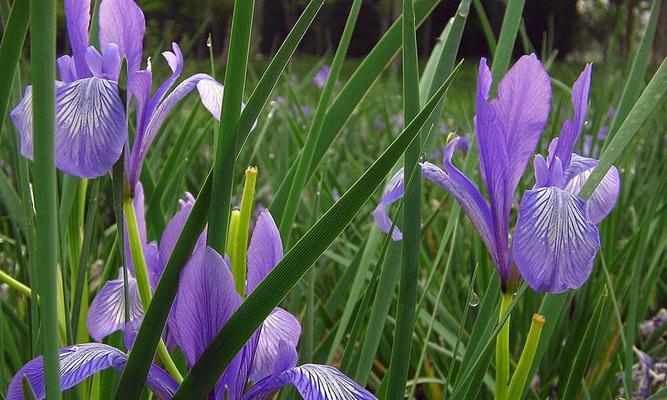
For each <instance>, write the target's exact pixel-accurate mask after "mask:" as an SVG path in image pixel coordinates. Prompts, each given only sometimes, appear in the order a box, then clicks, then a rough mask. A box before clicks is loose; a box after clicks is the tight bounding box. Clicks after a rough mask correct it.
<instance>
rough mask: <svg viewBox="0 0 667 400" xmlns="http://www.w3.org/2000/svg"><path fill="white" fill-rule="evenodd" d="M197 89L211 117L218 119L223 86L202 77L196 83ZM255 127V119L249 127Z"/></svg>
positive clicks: (243, 104) (223, 90) (243, 106)
mask: <svg viewBox="0 0 667 400" xmlns="http://www.w3.org/2000/svg"><path fill="white" fill-rule="evenodd" d="M197 91H198V92H199V98H200V99H201V102H202V104H204V107H206V109H207V110H208V112H210V113H211V115H212V116H213V118H215V119H216V120H218V121H220V111H221V109H222V96H223V94H224V92H225V87H224V86H223V85H222V84H221V83H220V82H218V81H216V80H214V79H203V80H201V81H199V83H197ZM244 108H245V103H241V110H243V109H244ZM256 127H257V120H255V122H254V123H253V125H252V127H251V128H250V129H251V130H252V129H255V128H256Z"/></svg>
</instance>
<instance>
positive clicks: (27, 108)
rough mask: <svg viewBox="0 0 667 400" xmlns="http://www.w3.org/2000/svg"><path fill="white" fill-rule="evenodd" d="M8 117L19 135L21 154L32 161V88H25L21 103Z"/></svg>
mask: <svg viewBox="0 0 667 400" xmlns="http://www.w3.org/2000/svg"><path fill="white" fill-rule="evenodd" d="M9 117H10V118H11V120H12V123H14V127H15V128H16V130H17V131H18V133H19V140H20V142H21V154H22V155H23V157H25V158H28V159H30V160H32V86H28V87H26V88H25V92H24V93H23V97H22V98H21V101H19V103H18V104H17V105H16V107H14V109H13V110H12V111H11V112H10V113H9Z"/></svg>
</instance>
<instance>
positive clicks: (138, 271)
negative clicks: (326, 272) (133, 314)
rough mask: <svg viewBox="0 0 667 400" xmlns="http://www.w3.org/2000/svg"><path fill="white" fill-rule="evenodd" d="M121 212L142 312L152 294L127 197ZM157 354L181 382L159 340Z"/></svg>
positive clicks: (130, 201) (137, 228)
mask: <svg viewBox="0 0 667 400" xmlns="http://www.w3.org/2000/svg"><path fill="white" fill-rule="evenodd" d="M123 210H124V211H125V213H124V214H125V218H126V221H127V233H128V239H129V241H130V254H131V255H132V262H133V264H134V275H135V277H136V279H137V286H138V288H139V297H141V304H142V305H143V306H144V310H148V306H149V305H150V302H151V297H152V292H151V286H150V283H149V281H148V269H147V268H146V259H145V258H144V251H143V246H142V245H141V238H140V236H139V224H138V223H137V214H136V212H135V211H134V205H133V204H132V199H131V198H130V197H129V196H125V197H124V198H123ZM157 353H158V355H159V357H160V359H161V360H162V363H163V364H164V367H165V369H166V370H167V372H169V374H170V375H171V376H172V377H173V378H174V379H176V381H177V382H178V383H181V382H183V376H182V375H181V373H180V372H179V371H178V368H177V367H176V364H174V360H172V359H171V356H170V355H169V350H167V346H166V345H165V344H164V341H163V340H162V339H160V343H158V348H157Z"/></svg>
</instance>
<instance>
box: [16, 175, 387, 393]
mask: <svg viewBox="0 0 667 400" xmlns="http://www.w3.org/2000/svg"><path fill="white" fill-rule="evenodd" d="M139 187H140V186H139ZM137 193H140V191H139V190H138V191H137ZM138 197H139V196H137V198H138ZM135 204H136V203H135ZM135 206H136V205H135ZM191 208H192V203H191V201H190V199H188V201H185V202H182V208H181V210H180V211H179V212H178V213H177V214H176V216H174V218H173V219H172V220H171V222H170V223H169V225H168V226H167V228H166V229H165V232H164V233H163V235H162V239H161V240H160V252H159V254H158V256H157V257H156V259H155V265H157V268H155V269H154V274H153V275H151V284H152V285H153V284H154V283H156V282H157V280H154V278H158V279H159V274H160V273H161V270H162V267H163V266H164V265H165V263H166V261H167V260H168V258H169V254H170V253H171V251H172V250H173V247H174V245H175V243H176V241H177V239H178V237H179V236H180V232H181V230H182V228H183V226H184V224H185V221H186V220H187V217H188V214H189V212H190V210H191ZM140 215H142V214H140ZM204 235H205V232H204V233H202V236H201V237H200V240H199V241H198V243H197V245H196V247H195V250H194V252H193V255H192V256H191V257H190V259H189V260H188V261H187V264H186V265H185V267H184V268H183V271H182V272H181V276H180V283H179V289H178V292H177V295H176V299H175V301H174V305H173V307H172V311H171V314H170V316H169V320H168V332H169V334H170V335H171V338H172V339H173V345H174V346H178V347H179V348H180V349H181V351H182V352H183V354H184V356H185V358H186V360H187V364H188V366H189V367H192V365H194V363H195V362H196V361H197V359H198V358H199V356H200V355H201V354H202V352H203V351H204V349H205V348H206V347H207V346H208V344H209V343H210V342H211V340H212V339H213V338H214V337H215V335H216V334H217V333H218V332H219V331H220V329H222V327H223V326H224V325H225V323H226V322H227V321H228V319H229V318H230V317H231V316H232V314H233V313H234V312H235V311H236V309H237V308H238V306H239V305H240V304H241V302H242V301H243V299H242V297H241V295H239V293H237V291H236V288H235V284H234V277H233V276H232V273H231V267H230V265H229V262H228V259H227V258H223V257H222V256H221V255H220V254H218V253H217V252H216V251H215V250H213V249H212V248H211V247H208V246H206V241H205V236H204ZM247 256H248V275H247V280H246V282H247V283H246V285H247V286H246V291H247V292H248V293H250V292H252V291H253V290H254V289H255V288H256V287H257V286H258V285H259V283H260V282H261V281H262V280H263V279H264V278H265V277H266V275H268V274H269V272H271V269H273V267H274V266H275V265H276V264H277V263H278V262H279V261H280V260H281V259H282V256H283V248H282V243H281V240H280V235H279V232H278V228H277V227H276V225H275V222H274V220H273V218H272V217H271V214H270V213H269V212H268V211H267V210H264V211H262V212H260V213H259V215H258V217H257V221H256V223H255V228H254V230H253V234H252V238H251V240H250V245H249V247H248V254H247ZM121 285H122V282H121ZM102 292H103V291H101V292H100V294H99V295H98V298H99V297H100V296H102ZM95 301H97V298H96V299H95ZM95 301H94V302H93V303H95ZM107 306H108V307H110V308H112V309H113V310H111V311H113V312H116V311H118V310H117V309H118V308H119V307H120V309H121V310H122V308H123V307H121V304H120V303H119V302H116V303H115V305H110V304H108V305H107ZM101 307H103V305H98V307H97V308H98V309H99V308H101ZM92 308H93V307H91V312H92ZM119 312H120V313H121V314H122V311H119ZM89 321H90V319H89ZM138 322H140V318H135V319H134V320H133V321H130V323H128V324H127V326H126V327H125V330H126V333H127V330H128V326H129V327H130V329H131V328H133V327H134V328H136V327H137V326H138ZM89 326H90V324H89ZM117 329H120V325H119V326H117V327H116V330H117ZM300 335H301V326H300V324H299V322H298V320H297V319H296V317H294V316H293V315H292V314H290V313H289V312H287V311H286V310H284V309H282V308H275V309H274V310H273V311H272V312H271V314H270V315H269V316H268V318H267V319H266V320H265V321H264V323H263V324H262V326H261V327H260V328H259V329H258V330H257V332H256V333H255V334H254V335H253V336H252V337H251V338H250V340H249V341H248V342H247V343H246V344H245V346H244V347H243V349H242V350H241V351H240V352H239V353H238V354H237V355H236V357H235V358H234V359H233V360H232V362H231V363H230V365H229V367H227V369H226V370H225V372H224V373H223V374H222V376H221V377H220V379H219V381H218V383H217V384H216V387H215V390H214V391H213V392H212V393H211V394H210V398H214V399H220V400H223V399H230V400H241V399H243V400H246V399H247V400H251V399H258V400H259V399H266V398H270V396H271V395H272V394H273V393H275V392H276V391H277V390H279V389H280V388H281V387H283V386H286V385H289V384H292V385H294V386H295V387H296V389H297V391H298V392H299V393H300V394H301V395H302V397H303V398H305V399H308V400H320V399H321V400H337V399H358V400H373V399H375V397H374V396H373V395H372V394H371V393H370V392H368V391H367V390H365V389H364V388H362V387H360V386H359V385H357V384H356V383H355V382H354V381H352V380H351V379H350V378H348V377H347V376H345V375H344V374H342V373H341V372H340V371H338V370H337V369H336V368H333V367H329V366H326V365H316V364H305V365H301V366H296V362H297V359H298V356H297V353H296V346H297V345H298V342H299V337H300ZM126 342H127V337H126ZM126 361H127V355H126V354H125V353H123V352H121V351H120V350H118V349H116V348H113V347H110V346H107V345H104V344H100V343H88V344H83V345H75V346H71V347H67V348H64V349H62V350H61V357H60V363H61V371H62V373H61V388H62V389H63V390H66V389H68V388H71V387H73V386H75V385H76V384H78V383H80V382H82V381H83V380H84V379H86V378H88V377H90V376H91V375H93V374H95V373H96V372H99V371H102V370H104V369H107V368H110V367H113V368H115V369H117V370H122V368H123V367H124V365H125V362H126ZM42 369H43V361H42V358H41V357H38V358H36V359H34V360H32V361H30V362H29V363H27V364H26V365H25V366H24V367H23V368H22V369H21V370H20V371H19V372H18V373H17V374H16V376H15V377H14V378H13V379H12V382H11V384H10V386H9V390H8V393H7V398H8V399H11V400H14V399H22V398H23V393H22V390H23V389H22V383H21V381H22V377H23V376H25V377H26V378H27V379H28V381H29V382H30V384H31V386H32V387H33V389H34V391H35V393H36V394H37V397H38V399H43V398H44V376H43V371H42ZM249 382H252V383H253V385H252V386H251V387H250V388H248V383H249ZM147 383H148V385H149V387H150V388H151V389H152V390H153V391H154V392H155V393H156V395H157V397H158V398H160V399H170V398H171V397H172V395H173V394H174V393H175V391H176V390H177V389H178V385H177V383H176V382H175V381H174V380H173V379H172V378H171V377H170V376H169V375H168V374H167V373H166V372H165V371H163V370H161V369H160V368H158V367H157V366H153V367H152V368H151V370H150V373H149V377H148V381H147Z"/></svg>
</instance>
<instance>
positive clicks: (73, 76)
mask: <svg viewBox="0 0 667 400" xmlns="http://www.w3.org/2000/svg"><path fill="white" fill-rule="evenodd" d="M56 65H57V66H58V76H59V77H60V80H61V81H63V82H64V83H70V82H73V81H75V80H77V79H78V78H77V73H76V65H75V64H74V58H72V57H71V56H61V57H58V59H57V60H56Z"/></svg>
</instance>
